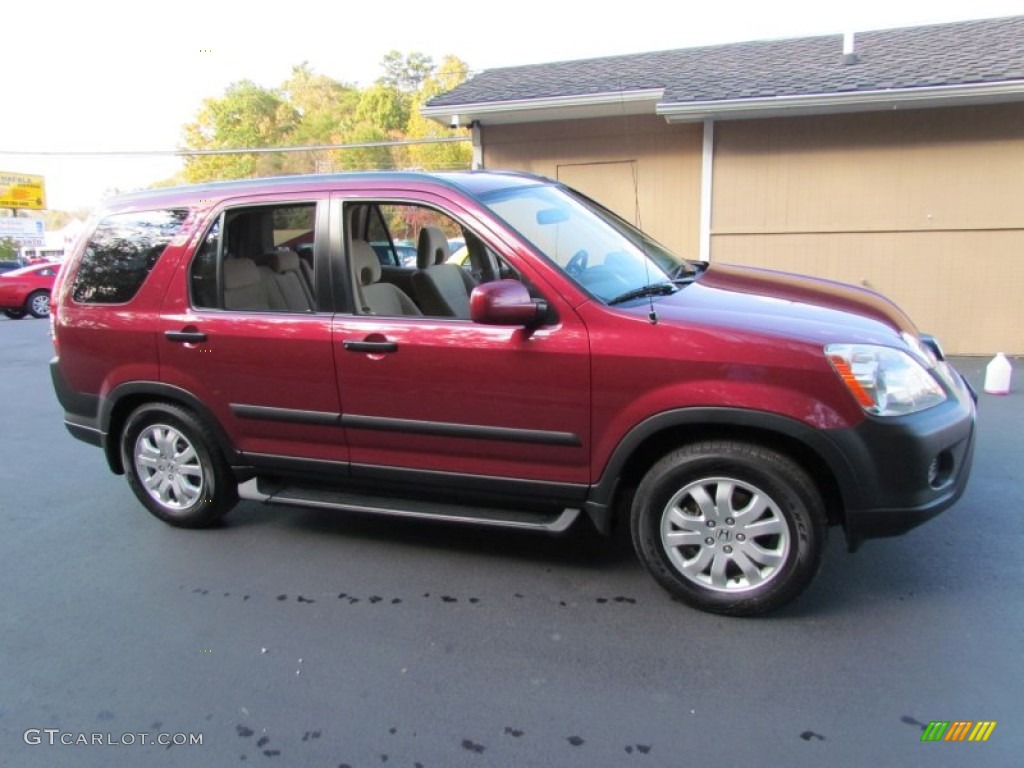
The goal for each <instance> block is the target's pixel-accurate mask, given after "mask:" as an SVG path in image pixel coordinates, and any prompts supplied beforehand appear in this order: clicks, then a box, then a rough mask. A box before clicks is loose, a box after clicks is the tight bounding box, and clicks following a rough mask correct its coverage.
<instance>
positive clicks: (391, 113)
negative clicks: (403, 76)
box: [356, 83, 409, 134]
mask: <svg viewBox="0 0 1024 768" xmlns="http://www.w3.org/2000/svg"><path fill="white" fill-rule="evenodd" d="M356 120H358V121H359V122H361V123H369V124H370V125H373V126H375V127H377V128H380V129H381V130H382V131H384V132H385V133H389V134H390V133H394V132H396V131H397V132H401V131H402V130H403V129H404V128H405V124H406V123H407V122H409V98H408V96H406V95H405V94H403V93H402V92H401V91H399V90H398V89H397V88H393V87H391V86H389V85H382V84H381V83H377V84H376V85H374V86H371V87H370V88H367V89H366V90H364V91H363V92H362V94H361V95H360V97H359V105H358V106H357V107H356Z"/></svg>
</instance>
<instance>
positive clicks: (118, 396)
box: [97, 381, 244, 475]
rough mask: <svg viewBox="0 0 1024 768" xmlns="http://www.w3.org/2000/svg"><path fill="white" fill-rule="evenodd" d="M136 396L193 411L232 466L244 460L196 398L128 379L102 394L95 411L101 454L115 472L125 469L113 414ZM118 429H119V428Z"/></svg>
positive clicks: (165, 386) (176, 389) (168, 387)
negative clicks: (122, 404) (99, 433)
mask: <svg viewBox="0 0 1024 768" xmlns="http://www.w3.org/2000/svg"><path fill="white" fill-rule="evenodd" d="M139 396H142V398H143V399H145V400H147V401H165V402H172V403H177V404H178V405H182V406H184V407H186V408H188V409H189V410H191V411H194V412H195V413H196V414H197V415H198V416H199V417H200V418H201V419H202V420H203V421H204V422H205V423H206V425H207V426H208V427H209V428H210V430H211V431H212V432H213V435H214V437H215V438H216V439H217V445H218V446H219V447H220V449H221V451H222V452H223V454H224V458H225V459H226V460H227V462H228V464H229V465H230V466H231V467H232V468H237V467H239V466H240V465H241V464H243V463H244V461H243V459H242V456H241V454H240V453H239V452H238V450H237V449H236V448H235V446H234V444H232V442H231V440H230V439H229V438H228V435H227V432H226V431H225V430H224V428H223V427H222V426H221V424H220V422H219V421H218V420H217V418H216V417H215V416H214V415H213V412H212V411H210V409H209V408H207V407H206V406H205V405H204V404H203V402H202V401H201V400H200V399H199V398H198V397H196V396H195V395H193V394H192V393H191V392H189V391H188V390H185V389H182V388H181V387H175V386H173V385H170V384H164V383H162V382H159V381H131V382H126V383H124V384H119V385H118V386H116V387H114V388H113V389H112V390H110V392H108V393H107V394H106V395H104V396H103V398H102V399H101V400H100V407H99V413H98V414H97V421H98V423H99V428H100V431H101V434H102V437H101V442H100V446H101V447H102V448H103V454H104V455H105V456H106V458H107V464H108V465H109V466H110V469H111V471H112V472H114V473H115V474H119V475H120V474H122V473H123V472H124V468H123V467H122V466H121V452H120V440H119V435H112V433H111V430H112V428H114V427H115V426H117V425H115V423H114V414H115V412H116V411H117V408H118V406H119V405H120V404H121V403H122V402H123V401H124V400H125V398H133V399H134V398H137V397H139ZM119 432H120V430H118V433H119Z"/></svg>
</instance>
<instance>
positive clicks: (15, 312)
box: [4, 309, 26, 320]
mask: <svg viewBox="0 0 1024 768" xmlns="http://www.w3.org/2000/svg"><path fill="white" fill-rule="evenodd" d="M4 314H5V315H7V316H8V317H9V318H11V320H21V318H23V317H24V316H25V314H26V312H25V310H24V309H5V310H4Z"/></svg>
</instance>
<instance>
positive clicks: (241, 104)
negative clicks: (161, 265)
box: [165, 51, 472, 184]
mask: <svg viewBox="0 0 1024 768" xmlns="http://www.w3.org/2000/svg"><path fill="white" fill-rule="evenodd" d="M381 69H382V70H383V73H382V75H381V76H380V77H379V78H378V79H377V81H376V82H375V83H374V84H373V85H371V86H369V87H366V88H358V87H356V86H355V85H352V84H350V83H345V82H341V81H338V80H334V79H332V78H330V77H327V76H326V75H322V74H318V73H316V72H314V71H313V69H312V68H311V67H310V66H309V64H308V63H305V62H304V63H302V64H298V65H296V66H293V67H292V71H291V76H290V77H289V78H288V79H287V80H285V81H284V82H283V83H282V84H281V85H280V86H279V87H277V88H265V87H263V86H260V85H257V84H256V83H254V82H252V81H250V80H241V81H238V82H235V83H232V84H231V85H229V86H228V87H227V89H226V90H225V92H224V94H223V95H222V96H219V97H215V98H208V99H205V100H204V101H203V103H202V106H201V108H200V109H199V112H198V113H197V115H196V119H195V120H194V121H193V122H191V123H189V124H187V125H185V126H184V128H183V136H182V140H183V148H184V149H189V150H223V149H243V148H244V149H249V148H262V147H302V146H323V145H338V144H373V143H375V142H388V141H396V140H403V139H431V138H451V137H453V136H463V137H468V131H466V130H465V129H456V130H452V129H450V128H448V127H447V126H443V125H440V124H439V123H436V122H434V121H432V120H427V119H425V118H424V117H422V116H421V115H420V107H422V106H423V104H425V103H426V102H427V101H428V100H429V99H431V98H433V97H434V96H436V95H438V94H440V93H443V92H445V91H448V90H450V89H452V88H454V87H455V86H456V85H458V84H459V83H461V82H463V81H464V80H465V79H466V77H467V73H468V67H467V65H466V64H465V62H463V61H461V60H460V59H458V58H457V57H455V56H445V57H444V58H443V59H442V61H441V62H440V64H435V63H434V62H433V60H432V59H431V58H430V57H429V56H427V55H425V54H423V53H418V52H414V53H410V54H402V53H400V52H398V51H391V52H390V53H388V54H387V55H386V56H385V57H384V58H383V60H382V61H381ZM471 159H472V149H471V147H470V145H469V143H468V142H459V143H446V144H431V143H425V144H413V145H404V146H369V147H360V148H349V149H338V150H310V151H305V152H287V153H285V152H280V153H278V152H272V153H244V154H210V155H191V156H186V157H185V164H184V170H183V172H182V175H181V177H177V178H174V179H169V180H167V182H165V183H167V184H170V183H180V182H181V181H185V182H188V183H196V182H203V181H213V180H217V179H238V178H251V177H257V176H279V175H283V174H292V173H328V172H333V171H346V170H375V169H393V168H419V169H424V170H448V169H457V168H468V167H469V166H470V163H471Z"/></svg>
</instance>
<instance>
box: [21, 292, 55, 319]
mask: <svg viewBox="0 0 1024 768" xmlns="http://www.w3.org/2000/svg"><path fill="white" fill-rule="evenodd" d="M25 311H26V312H28V313H29V314H30V315H32V317H35V318H37V319H40V320H41V319H42V318H44V317H49V316H50V294H48V293H47V292H46V291H36V292H35V293H32V294H29V297H28V298H27V299H25Z"/></svg>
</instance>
